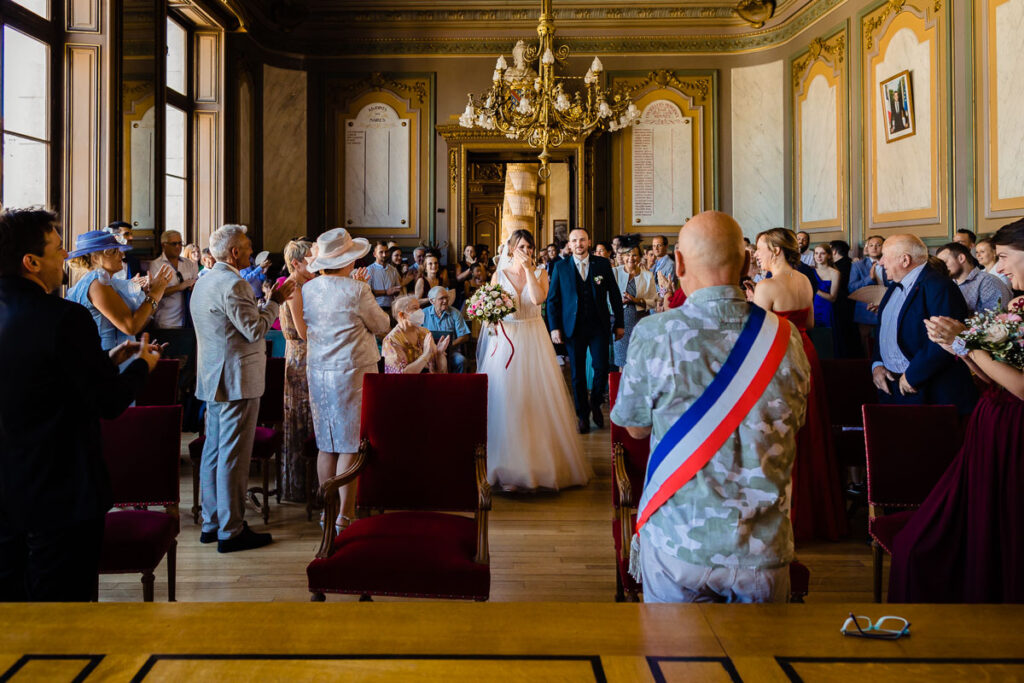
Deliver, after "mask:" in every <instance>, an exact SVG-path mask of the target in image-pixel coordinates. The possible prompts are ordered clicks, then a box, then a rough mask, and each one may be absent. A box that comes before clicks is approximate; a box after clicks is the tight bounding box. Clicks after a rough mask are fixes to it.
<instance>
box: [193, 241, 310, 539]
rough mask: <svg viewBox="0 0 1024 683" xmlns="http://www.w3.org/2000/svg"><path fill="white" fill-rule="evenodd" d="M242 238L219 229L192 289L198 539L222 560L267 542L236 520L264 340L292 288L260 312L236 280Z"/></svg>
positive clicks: (245, 256)
mask: <svg viewBox="0 0 1024 683" xmlns="http://www.w3.org/2000/svg"><path fill="white" fill-rule="evenodd" d="M245 232H246V228H245V226H243V225H225V226H222V227H221V228H219V229H218V230H216V231H214V233H213V234H212V235H210V253H211V254H213V257H214V258H215V259H217V263H216V265H214V267H213V268H211V269H210V274H209V275H207V276H206V277H204V278H203V279H202V280H200V281H199V282H197V283H196V285H195V289H194V290H193V292H192V300H191V304H190V309H191V313H192V321H193V323H194V325H195V331H196V342H197V345H196V373H197V375H198V377H197V383H196V398H198V399H199V400H201V401H206V444H205V445H204V446H203V457H202V464H201V465H200V474H199V483H200V489H201V496H202V509H203V531H202V534H201V535H200V537H199V540H200V541H201V542H203V543H212V542H214V541H217V550H218V551H220V552H222V553H229V552H234V551H236V550H249V549H250V548H259V547H261V546H264V545H267V544H268V543H270V541H271V537H270V534H258V533H256V532H254V531H252V530H251V529H249V526H248V525H247V524H246V523H245V522H244V521H243V520H242V518H243V516H244V514H245V490H246V486H247V484H248V478H249V460H250V458H251V457H252V444H253V438H254V436H255V433H256V418H257V415H258V414H259V407H260V397H261V396H262V395H263V383H264V373H265V371H266V365H267V356H266V343H265V341H264V339H263V338H264V336H265V335H266V334H267V331H268V330H269V329H270V326H271V324H273V322H274V320H275V319H276V318H277V312H278V308H279V306H280V304H281V303H282V302H283V301H285V300H286V299H287V298H288V297H289V296H291V294H292V292H293V291H294V289H295V283H294V281H292V280H287V281H285V282H284V283H283V284H282V285H281V286H280V287H278V288H277V289H275V290H274V292H273V294H272V295H271V297H270V301H268V302H267V304H266V306H264V307H263V308H262V309H260V307H259V305H258V304H257V303H256V297H255V296H253V292H252V287H250V286H249V284H248V283H247V282H246V281H245V280H244V279H243V278H242V276H241V275H240V274H239V270H240V269H241V268H244V267H246V266H248V265H249V257H250V256H251V255H252V243H251V242H250V241H249V238H248V237H247V236H246V234H245Z"/></svg>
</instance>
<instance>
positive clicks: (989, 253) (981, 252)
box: [974, 237, 1010, 287]
mask: <svg viewBox="0 0 1024 683" xmlns="http://www.w3.org/2000/svg"><path fill="white" fill-rule="evenodd" d="M974 255H975V256H977V258H978V264H979V265H980V267H982V268H984V269H985V272H986V273H991V274H992V275H995V276H996V277H997V278H999V279H1000V280H1002V281H1003V284H1005V285H1006V286H1007V287H1009V286H1010V278H1008V277H1007V276H1005V275H1003V274H1002V273H1000V272H999V264H998V263H997V260H996V247H995V245H994V244H992V239H991V238H989V237H986V238H984V239H980V240H978V243H977V244H976V245H974Z"/></svg>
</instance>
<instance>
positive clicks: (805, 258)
mask: <svg viewBox="0 0 1024 683" xmlns="http://www.w3.org/2000/svg"><path fill="white" fill-rule="evenodd" d="M796 243H797V246H798V247H800V263H802V264H804V265H805V266H810V267H811V268H814V267H815V260H814V250H813V249H811V248H810V247H811V236H810V235H808V234H807V233H806V232H804V231H803V230H801V231H800V232H798V233H797V234H796Z"/></svg>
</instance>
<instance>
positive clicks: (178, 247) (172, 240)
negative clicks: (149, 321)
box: [149, 230, 199, 357]
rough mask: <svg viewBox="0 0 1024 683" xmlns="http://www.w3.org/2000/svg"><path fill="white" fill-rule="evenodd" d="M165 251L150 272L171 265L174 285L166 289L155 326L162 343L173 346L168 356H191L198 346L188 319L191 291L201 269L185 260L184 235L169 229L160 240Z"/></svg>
mask: <svg viewBox="0 0 1024 683" xmlns="http://www.w3.org/2000/svg"><path fill="white" fill-rule="evenodd" d="M160 244H161V247H162V248H163V251H162V253H161V254H160V256H158V257H156V258H155V259H153V261H152V262H151V263H150V264H149V268H150V270H154V269H156V268H160V267H162V266H165V265H166V266H168V267H169V268H170V269H171V271H172V276H173V277H172V280H171V283H172V284H171V285H170V286H168V287H167V289H166V290H164V298H163V301H162V303H161V305H160V308H159V309H157V312H156V315H155V316H153V324H154V326H155V327H156V328H157V329H158V330H159V332H157V334H158V335H159V339H160V341H163V342H168V343H170V347H169V348H168V349H167V354H165V355H168V356H173V357H185V356H189V355H191V354H192V352H193V349H194V347H195V342H194V337H193V335H192V331H191V330H190V329H187V328H189V327H191V323H192V320H191V318H190V317H189V305H188V302H189V299H190V298H191V296H192V288H193V287H195V285H196V282H198V281H199V266H198V265H197V264H196V263H195V262H194V261H190V260H189V259H187V258H182V256H181V251H182V239H181V233H179V232H178V231H177V230H168V231H166V232H164V234H163V235H161V237H160Z"/></svg>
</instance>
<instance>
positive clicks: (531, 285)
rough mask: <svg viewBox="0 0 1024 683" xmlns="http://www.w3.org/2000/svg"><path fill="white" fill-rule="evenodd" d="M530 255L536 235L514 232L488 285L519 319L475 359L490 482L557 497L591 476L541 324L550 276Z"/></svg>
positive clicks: (509, 323) (509, 320) (569, 401)
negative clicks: (481, 382)
mask: <svg viewBox="0 0 1024 683" xmlns="http://www.w3.org/2000/svg"><path fill="white" fill-rule="evenodd" d="M533 253H534V241H533V235H531V234H530V233H529V232H528V231H526V230H516V231H515V232H513V233H512V236H511V237H510V238H509V241H508V245H507V246H506V250H505V255H504V256H503V257H502V258H501V260H500V261H499V263H498V270H497V271H496V272H495V273H494V277H493V278H492V280H491V281H492V282H493V283H497V284H500V285H501V287H502V288H503V289H504V290H506V291H507V292H508V293H509V294H510V295H511V296H512V297H514V298H515V301H516V312H515V313H513V314H512V315H509V316H507V317H506V318H505V319H504V320H503V321H502V323H503V324H504V328H505V329H504V332H502V330H501V329H500V328H499V329H498V330H497V336H494V337H490V339H488V340H487V343H486V350H485V351H484V352H483V353H482V354H481V356H480V359H479V360H480V362H479V371H480V372H483V373H486V374H487V480H488V481H489V482H490V484H491V485H492V486H495V487H498V488H501V489H504V490H521V489H531V490H532V489H551V490H557V489H561V488H565V487H567V486H582V485H584V484H586V483H587V482H588V481H590V478H591V477H592V476H593V470H592V469H591V468H590V463H588V462H587V460H586V457H585V456H584V454H583V448H582V446H581V444H580V440H579V437H578V436H577V435H576V414H575V412H573V407H572V399H571V398H570V397H569V390H568V388H567V387H566V386H565V381H564V380H563V379H562V371H561V369H560V368H559V367H558V361H557V360H556V359H555V350H554V347H552V345H551V338H550V336H549V335H548V330H547V327H546V326H545V324H544V319H543V318H542V317H541V304H543V303H544V300H545V299H546V298H547V294H548V274H547V271H546V270H545V269H544V268H543V266H541V267H539V268H538V267H537V266H536V265H535V264H534V261H533ZM506 334H507V335H508V339H506V338H505V335H506ZM484 336H485V335H481V337H484ZM510 341H511V344H510ZM513 347H514V348H515V352H514V353H513ZM510 356H511V361H510V360H509V358H510ZM506 365H507V367H506Z"/></svg>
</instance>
